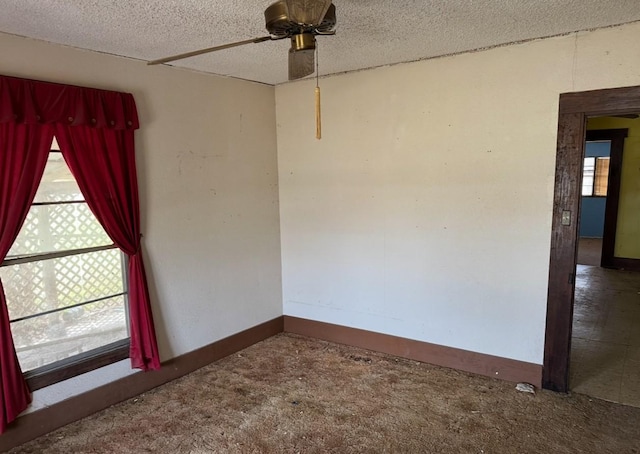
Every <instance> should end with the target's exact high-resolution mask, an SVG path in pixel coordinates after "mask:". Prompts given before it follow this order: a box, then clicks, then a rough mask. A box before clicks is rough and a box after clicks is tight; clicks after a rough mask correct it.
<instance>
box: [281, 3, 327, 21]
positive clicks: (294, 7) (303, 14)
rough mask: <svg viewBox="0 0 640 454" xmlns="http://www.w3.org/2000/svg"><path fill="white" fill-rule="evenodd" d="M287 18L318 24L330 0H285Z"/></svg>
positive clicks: (325, 12)
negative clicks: (287, 12)
mask: <svg viewBox="0 0 640 454" xmlns="http://www.w3.org/2000/svg"><path fill="white" fill-rule="evenodd" d="M286 3H287V9H288V10H289V19H291V21H292V22H296V23H298V24H304V25H320V23H321V22H322V19H323V18H324V16H325V14H327V10H328V9H329V6H331V0H286Z"/></svg>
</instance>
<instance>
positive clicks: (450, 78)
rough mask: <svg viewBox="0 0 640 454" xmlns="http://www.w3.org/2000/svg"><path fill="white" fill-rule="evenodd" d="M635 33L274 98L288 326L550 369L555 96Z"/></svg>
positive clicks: (617, 63)
mask: <svg viewBox="0 0 640 454" xmlns="http://www.w3.org/2000/svg"><path fill="white" fill-rule="evenodd" d="M639 39H640V24H638V23H636V24H632V25H627V26H622V27H618V28H610V29H603V30H598V31H594V32H587V33H579V34H576V35H570V36H565V37H560V38H552V39H546V40H541V41H535V42H529V43H525V44H519V45H512V46H507V47H502V48H497V49H492V50H488V51H484V52H476V53H469V54H464V55H458V56H453V57H447V58H440V59H435V60H430V61H423V62H416V63H410V64H402V65H396V66H391V67H384V68H378V69H373V70H368V71H362V72H357V73H350V74H344V75H339V76H334V77H327V78H323V79H321V81H320V85H321V88H322V93H323V105H322V112H323V139H322V140H321V141H317V140H315V139H314V119H313V85H314V81H301V82H298V83H291V84H286V85H282V86H278V87H277V88H276V111H277V122H278V165H279V173H280V218H281V238H282V240H281V241H282V261H283V299H284V313H285V314H287V315H292V316H298V317H303V318H310V319H315V320H320V321H324V322H329V323H336V324H340V325H347V326H352V327H357V328H362V329H367V330H373V331H378V332H382V333H387V334H392V335H397V336H402V337H407V338H411V339H416V340H421V341H426V342H432V343H436V344H441V345H446V346H452V347H457V348H461V349H466V350H471V351H476V352H481V353H487V354H492V355H497V356H502V357H507V358H513V359H517V360H522V361H528V362H532V363H536V364H541V363H542V360H543V347H544V332H545V314H546V302H547V283H548V270H549V246H550V235H551V210H552V198H553V185H554V167H555V153H556V135H557V111H558V96H559V94H560V93H563V92H570V91H582V90H589V89H597V88H608V87H617V86H629V85H639V84H640V60H638V59H637V58H630V56H632V55H637V42H638V40H639Z"/></svg>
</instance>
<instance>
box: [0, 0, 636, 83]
mask: <svg viewBox="0 0 640 454" xmlns="http://www.w3.org/2000/svg"><path fill="white" fill-rule="evenodd" d="M271 2H272V1H270V0H243V1H238V0H145V1H132V2H129V1H117V0H76V1H56V0H3V1H2V12H1V13H0V31H2V32H6V33H11V34H15V35H20V36H27V37H31V38H36V39H41V40H45V41H49V42H53V43H59V44H65V45H69V46H74V47H78V48H82V49H90V50H95V51H99V52H106V53H109V54H115V55H121V56H125V57H131V58H136V59H141V60H152V59H156V58H160V57H165V56H168V55H173V54H178V53H182V52H187V51H191V50H196V49H199V48H204V47H211V46H215V45H219V44H224V43H227V42H231V41H239V40H243V39H247V38H253V37H258V36H264V35H266V34H267V32H266V30H265V28H264V15H263V11H264V9H265V8H266V7H267V6H268V5H269V4H270V3H271ZM334 4H335V5H336V10H337V17H338V27H337V33H336V35H335V36H326V37H319V38H318V41H319V60H320V74H321V75H325V74H333V73H339V72H344V71H352V70H357V69H363V68H370V67H375V66H380V65H387V64H392V63H399V62H405V61H413V60H419V59H424V58H429V57H435V56H439V55H446V54H451V53H457V52H464V51H468V50H473V49H479V48H483V47H489V46H496V45H500V44H506V43H510V42H516V41H522V40H528V39H532V38H541V37H547V36H553V35H558V34H562V33H567V32H572V31H577V30H585V29H591V28H597V27H604V26H609V25H616V24H622V23H626V22H632V21H637V20H640V0H610V1H602V0H448V1H442V0H398V1H391V0H334ZM288 48H289V42H288V40H282V41H275V42H265V43H260V44H249V45H247V46H244V47H238V48H234V49H228V50H224V51H220V52H216V53H213V54H208V55H203V56H198V57H192V58H190V59H186V60H181V61H176V62H173V63H170V64H171V65H174V66H181V67H185V68H191V69H196V70H199V71H205V72H209V73H214V74H220V75H227V76H232V77H238V78H242V79H247V80H254V81H259V82H263V83H267V84H279V83H283V82H286V80H287V51H288Z"/></svg>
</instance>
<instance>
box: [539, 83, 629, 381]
mask: <svg viewBox="0 0 640 454" xmlns="http://www.w3.org/2000/svg"><path fill="white" fill-rule="evenodd" d="M634 113H640V86H637V87H624V88H612V89H606V90H593V91H584V92H578V93H563V94H561V95H560V103H559V115H558V144H557V154H556V177H555V191H554V198H553V218H552V223H551V253H550V261H549V287H548V295H547V324H546V333H545V344H544V364H543V370H542V386H543V388H546V389H551V390H554V391H559V392H567V391H568V390H569V355H570V352H571V324H572V321H573V293H574V286H575V269H576V257H577V251H578V242H577V238H578V220H579V218H578V215H579V210H580V197H581V183H582V165H583V160H584V146H585V138H586V123H587V117H596V116H611V115H625V114H634ZM563 212H565V224H566V220H567V215H566V213H568V215H569V220H570V223H569V225H563Z"/></svg>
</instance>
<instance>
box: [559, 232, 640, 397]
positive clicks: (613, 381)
mask: <svg viewBox="0 0 640 454" xmlns="http://www.w3.org/2000/svg"><path fill="white" fill-rule="evenodd" d="M581 247H582V245H581ZM583 252H584V251H583ZM580 255H581V254H579V257H580ZM582 255H583V257H591V258H592V259H593V255H594V254H593V253H590V254H589V253H587V254H582ZM598 261H599V259H598ZM579 262H580V260H579ZM571 344H572V345H571V365H570V382H569V386H570V388H571V390H572V391H574V392H577V393H582V394H587V395H589V396H593V397H598V398H601V399H606V400H609V401H613V402H619V403H623V404H627V405H633V406H636V407H640V273H638V272H633V271H617V270H609V269H605V268H600V267H599V266H590V265H580V264H579V265H578V267H577V270H576V291H575V305H574V315H573V335H572V343H571Z"/></svg>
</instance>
